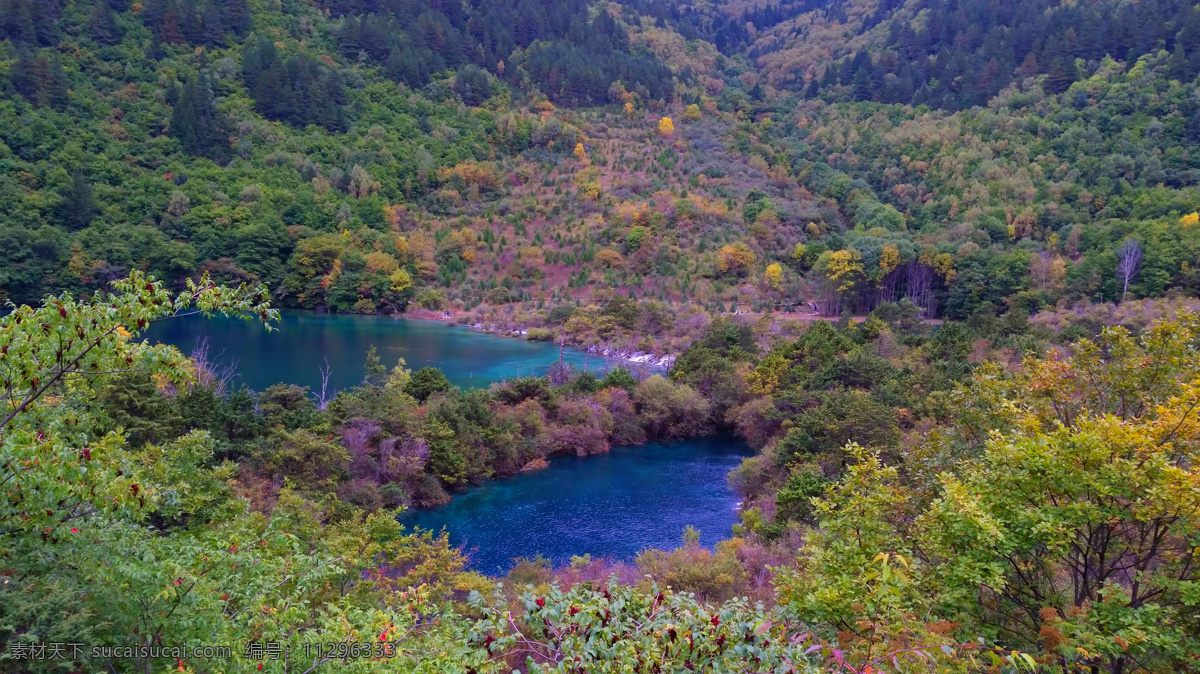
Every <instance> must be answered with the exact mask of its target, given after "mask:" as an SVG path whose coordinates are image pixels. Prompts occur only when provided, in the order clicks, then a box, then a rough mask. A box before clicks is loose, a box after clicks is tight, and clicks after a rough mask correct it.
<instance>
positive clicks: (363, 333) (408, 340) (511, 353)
mask: <svg viewBox="0 0 1200 674" xmlns="http://www.w3.org/2000/svg"><path fill="white" fill-rule="evenodd" d="M281 313H282V318H281V319H280V321H279V323H276V324H275V326H276V327H277V328H278V329H277V330H273V331H272V332H267V331H266V330H264V329H263V327H262V325H261V324H259V323H257V322H245V321H240V320H235V319H229V318H221V317H215V318H212V319H205V318H204V317H202V316H186V317H183V318H177V319H172V320H169V321H164V322H162V323H158V324H155V325H153V326H151V327H150V329H149V330H148V331H146V333H145V337H146V338H147V339H149V340H151V341H155V342H166V343H168V344H174V345H175V346H177V347H179V349H180V350H182V351H183V352H184V353H185V354H189V353H191V350H192V348H193V347H194V346H195V345H196V342H197V340H198V339H200V338H202V337H206V338H207V339H208V343H209V359H210V360H217V361H220V362H225V363H229V362H236V364H237V370H238V372H239V377H238V378H237V379H236V380H235V381H234V386H238V385H241V384H245V385H246V386H249V387H250V388H252V389H254V390H256V391H262V390H263V389H265V388H267V387H268V386H271V385H272V384H278V383H280V382H284V383H288V384H299V385H301V386H308V387H309V388H311V389H313V390H314V391H315V390H317V389H319V388H320V386H321V373H320V369H321V368H323V367H325V363H326V360H328V363H329V367H330V369H331V370H332V372H333V374H332V375H331V377H330V380H329V386H330V388H331V389H334V390H342V389H346V388H349V387H351V386H355V385H357V384H359V383H361V382H362V378H363V363H364V362H365V360H366V353H367V349H369V348H370V347H371V346H372V345H374V346H375V348H376V349H378V351H379V358H380V359H381V360H382V361H383V364H384V365H386V366H387V368H388V369H389V370H390V369H391V368H392V367H393V366H395V364H396V360H397V359H398V358H403V359H404V360H405V362H406V363H407V364H408V367H409V368H410V369H412V370H417V369H419V368H422V367H425V366H426V365H432V366H434V367H438V368H441V370H442V372H444V373H445V374H446V377H447V378H449V379H450V381H451V383H453V384H455V385H456V386H460V387H462V388H473V387H479V386H487V385H489V384H491V383H492V382H494V381H500V380H503V379H511V378H514V377H520V376H529V375H531V374H532V375H543V374H545V373H546V369H547V368H549V367H550V365H551V364H553V363H554V362H555V361H557V360H558V359H559V348H558V345H557V344H553V343H550V342H528V341H525V340H522V339H516V338H507V337H497V336H495V335H488V334H483V333H478V332H473V331H471V330H469V329H467V328H460V327H450V326H448V325H446V324H444V323H439V322H437V321H418V320H409V319H403V318H392V317H390V316H356V315H341V314H336V315H335V314H318V313H313V312H305V311H283V312H281ZM565 359H566V360H567V361H569V362H571V363H572V364H573V365H574V366H575V367H576V368H579V369H582V367H583V361H584V356H583V352H582V351H579V350H577V349H567V350H566V352H565ZM603 366H604V364H603V362H602V361H600V360H597V359H596V358H595V357H592V358H591V359H590V361H589V364H588V368H589V369H590V370H595V369H597V368H602V367H603Z"/></svg>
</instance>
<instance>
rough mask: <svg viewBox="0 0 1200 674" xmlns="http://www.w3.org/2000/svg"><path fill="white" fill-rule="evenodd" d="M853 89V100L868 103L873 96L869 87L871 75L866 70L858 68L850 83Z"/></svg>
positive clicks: (871, 88)
mask: <svg viewBox="0 0 1200 674" xmlns="http://www.w3.org/2000/svg"><path fill="white" fill-rule="evenodd" d="M851 85H852V86H853V89H854V94H853V95H854V100H856V101H869V100H871V98H872V97H873V95H874V91H873V87H872V86H871V73H870V72H868V70H867V69H866V68H859V70H858V72H856V73H854V79H853V80H852V81H851Z"/></svg>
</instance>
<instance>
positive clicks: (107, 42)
mask: <svg viewBox="0 0 1200 674" xmlns="http://www.w3.org/2000/svg"><path fill="white" fill-rule="evenodd" d="M122 35H123V33H122V31H121V25H120V24H119V23H117V14H116V12H114V11H113V9H112V7H110V6H109V4H108V2H107V0H99V1H98V2H97V3H96V4H95V5H93V6H92V11H91V12H90V13H89V14H88V36H90V37H91V38H92V39H93V40H95V41H96V43H97V44H101V45H104V46H105V47H111V46H112V45H115V44H119V43H120V42H121V37H122Z"/></svg>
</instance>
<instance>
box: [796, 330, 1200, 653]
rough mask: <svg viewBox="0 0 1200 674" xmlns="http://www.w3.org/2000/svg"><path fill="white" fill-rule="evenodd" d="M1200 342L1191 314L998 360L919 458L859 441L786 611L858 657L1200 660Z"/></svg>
mask: <svg viewBox="0 0 1200 674" xmlns="http://www.w3.org/2000/svg"><path fill="white" fill-rule="evenodd" d="M943 329H945V328H943ZM1198 337H1200V320H1198V319H1197V317H1196V315H1195V314H1192V313H1184V314H1182V315H1181V316H1180V317H1179V319H1178V320H1170V321H1164V322H1160V323H1158V324H1156V325H1154V326H1152V327H1151V328H1149V329H1148V330H1146V331H1145V332H1144V333H1143V335H1142V336H1141V337H1134V336H1133V335H1131V334H1130V333H1129V332H1128V331H1126V330H1125V329H1123V328H1108V329H1106V330H1105V331H1104V332H1103V334H1102V335H1101V336H1100V338H1099V339H1097V340H1094V341H1093V340H1082V341H1080V342H1077V343H1075V344H1073V345H1072V347H1071V351H1070V354H1069V355H1068V354H1063V353H1054V352H1052V353H1050V354H1049V355H1048V356H1047V357H1045V358H1037V357H1033V356H1030V357H1028V358H1026V359H1025V361H1024V362H1023V363H1022V365H1021V368H1020V369H1019V370H1017V371H1016V372H1012V371H1008V370H1006V369H1004V368H1001V367H1000V366H998V365H993V364H986V365H984V366H983V367H981V368H980V369H979V371H978V372H977V373H976V375H975V378H974V381H973V382H971V383H970V384H968V385H963V386H960V387H959V388H958V389H957V390H956V391H955V392H954V393H953V394H952V395H951V396H950V397H949V399H948V400H947V401H946V402H947V405H946V409H947V410H950V412H949V415H950V422H951V423H950V427H949V428H946V429H943V430H942V431H940V432H938V433H935V434H933V435H932V436H930V437H929V438H928V439H927V440H926V442H924V443H920V444H915V445H913V447H912V451H911V452H906V453H905V455H904V457H903V458H901V459H900V462H901V463H900V465H897V464H894V463H893V464H888V463H886V462H884V461H883V460H882V459H881V457H880V455H878V454H876V453H872V452H869V451H867V450H864V449H861V448H858V447H856V446H851V447H849V448H848V451H850V452H852V454H853V455H854V456H855V459H856V460H855V462H854V465H853V466H852V467H851V468H850V469H849V470H848V472H847V474H846V475H845V476H844V477H843V478H842V479H841V480H840V481H839V482H838V483H837V484H836V485H835V486H833V487H831V488H830V489H829V490H828V491H827V492H826V494H825V495H824V496H823V497H822V498H819V499H816V500H815V508H816V512H817V520H818V525H817V526H816V527H815V528H814V529H813V530H812V534H811V537H810V539H809V544H808V547H807V549H806V550H805V551H804V552H803V554H802V557H801V564H800V566H799V567H798V568H803V570H804V571H803V572H802V573H800V572H796V571H792V570H783V571H782V573H781V574H780V575H779V576H778V577H777V578H776V586H777V587H778V588H779V592H780V601H781V603H782V605H783V606H784V607H785V611H786V612H787V613H789V614H790V615H791V617H793V618H794V619H796V620H798V621H799V622H801V623H803V624H806V625H825V626H826V627H819V628H817V629H818V632H819V633H826V634H833V633H838V634H839V635H840V640H839V647H840V648H843V649H845V650H846V652H847V653H849V654H852V657H855V658H857V657H862V656H864V655H866V654H870V653H875V652H880V651H887V650H889V649H890V648H893V647H894V645H895V644H898V643H900V642H910V641H913V640H924V641H926V642H928V641H929V640H930V639H936V638H939V637H940V638H952V639H962V640H966V639H970V638H973V637H974V636H976V635H980V634H994V635H999V638H1001V639H1002V640H1003V642H1004V643H1005V644H1006V645H1007V646H1009V647H1011V648H1017V649H1021V650H1022V651H1025V652H1028V653H1034V654H1037V655H1038V656H1039V657H1038V661H1039V662H1040V663H1041V665H1042V666H1044V667H1046V669H1047V670H1049V669H1053V670H1054V671H1068V672H1074V671H1092V672H1116V673H1118V674H1121V673H1133V672H1147V673H1149V672H1183V671H1192V670H1195V669H1196V668H1197V667H1198V666H1200V603H1198V602H1197V600H1196V595H1195V591H1196V588H1197V587H1198V586H1200V546H1197V532H1200V354H1198V352H1197V347H1196V345H1197V338H1198ZM918 616H919V618H917V617H918ZM914 618H917V619H915V620H914ZM864 625H869V626H870V629H863V626H864ZM931 632H932V633H933V634H930V633H931ZM971 671H974V670H971Z"/></svg>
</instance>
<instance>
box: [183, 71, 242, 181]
mask: <svg viewBox="0 0 1200 674" xmlns="http://www.w3.org/2000/svg"><path fill="white" fill-rule="evenodd" d="M170 133H171V137H172V138H176V139H178V140H179V143H180V145H182V146H183V151H184V152H187V153H188V154H191V155H195V156H198V157H208V158H209V159H212V160H213V161H215V162H217V163H223V162H226V161H228V160H229V141H228V139H227V133H226V129H225V120H224V118H223V117H222V116H221V114H220V113H219V112H218V111H217V104H216V100H215V99H214V98H213V93H212V87H211V86H210V85H209V81H208V76H207V75H205V74H204V73H200V74H199V75H198V76H197V77H195V78H193V79H192V80H190V81H188V83H187V84H185V85H184V87H183V93H182V94H181V95H180V97H179V102H178V103H176V104H175V109H174V110H173V111H172V113H171V131H170Z"/></svg>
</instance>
